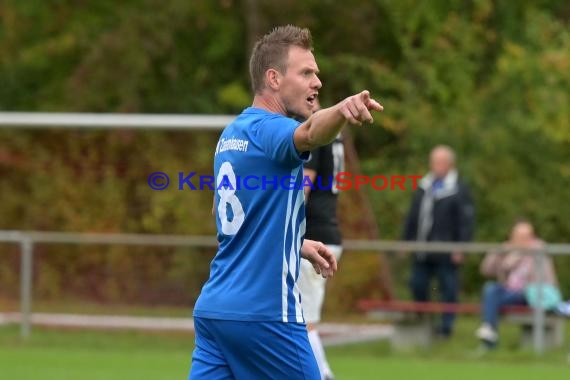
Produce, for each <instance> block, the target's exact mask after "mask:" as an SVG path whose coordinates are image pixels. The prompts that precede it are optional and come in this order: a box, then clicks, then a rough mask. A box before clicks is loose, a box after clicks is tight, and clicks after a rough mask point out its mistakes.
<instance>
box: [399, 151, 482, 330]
mask: <svg viewBox="0 0 570 380" xmlns="http://www.w3.org/2000/svg"><path fill="white" fill-rule="evenodd" d="M474 215H475V212H474V206H473V201H472V198H471V194H470V192H469V189H468V188H467V185H466V184H465V183H464V182H462V181H461V180H459V178H458V173H457V170H456V169H455V153H454V152H453V150H452V149H451V148H450V147H448V146H444V145H439V146H437V147H435V148H434V149H433V150H432V151H431V154H430V172H429V173H428V174H427V175H426V176H425V177H424V178H423V179H422V180H421V181H420V184H419V188H418V190H417V191H416V193H415V195H414V198H413V201H412V205H411V207H410V211H409V213H408V217H407V219H406V223H405V228H404V240H411V241H438V242H466V241H470V240H471V239H472V237H473V227H474ZM462 261H463V256H462V254H461V253H460V252H442V253H426V252H416V253H415V254H414V257H413V264H412V277H411V281H410V287H411V290H412V295H413V297H414V300H415V301H420V302H421V301H428V300H429V291H430V289H431V287H430V286H429V285H430V280H431V278H432V277H434V276H435V277H437V278H438V281H439V290H440V292H441V299H442V301H443V302H447V303H455V302H457V301H458V293H459V275H458V271H459V266H460V265H461V263H462ZM454 320H455V314H453V313H444V314H443V315H442V321H441V326H439V327H438V330H437V334H438V335H440V336H442V337H449V336H451V334H452V333H453V322H454Z"/></svg>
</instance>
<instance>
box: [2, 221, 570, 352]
mask: <svg viewBox="0 0 570 380" xmlns="http://www.w3.org/2000/svg"><path fill="white" fill-rule="evenodd" d="M0 242H4V243H16V244H19V245H20V247H21V268H20V271H21V272H20V279H21V283H20V287H21V290H20V292H21V294H20V302H21V315H22V319H21V327H20V332H21V336H22V337H24V338H25V337H28V336H29V335H30V332H31V308H32V268H33V249H34V245H35V244H105V245H146V246H183V247H210V248H213V247H216V246H217V242H216V239H215V237H214V236H184V235H147V234H111V233H72V232H40V231H2V230H0ZM343 246H344V248H345V250H349V251H367V252H417V251H421V252H452V251H459V252H462V253H466V254H482V253H486V252H488V251H491V250H496V251H504V250H505V249H506V247H505V245H504V244H496V243H443V242H442V243H439V242H429V243H426V242H407V241H383V240H345V241H344V242H343ZM527 251H528V253H529V254H534V256H535V259H536V260H537V265H536V270H537V274H536V275H537V282H538V283H539V284H540V283H541V276H542V273H543V271H542V270H540V268H542V266H543V258H544V255H570V244H547V245H545V246H544V247H541V248H540V249H528V250H527ZM540 297H541V289H540V287H539V290H538V304H540ZM544 326H545V311H544V310H543V309H541V308H535V310H534V319H533V344H534V349H535V352H536V353H542V352H543V351H544Z"/></svg>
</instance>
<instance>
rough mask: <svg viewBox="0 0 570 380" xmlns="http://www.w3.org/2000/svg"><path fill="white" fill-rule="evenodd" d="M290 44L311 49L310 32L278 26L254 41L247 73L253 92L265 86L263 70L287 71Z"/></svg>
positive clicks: (293, 27) (292, 27)
mask: <svg viewBox="0 0 570 380" xmlns="http://www.w3.org/2000/svg"><path fill="white" fill-rule="evenodd" d="M291 46H299V47H301V48H303V49H307V50H311V51H312V50H313V39H312V37H311V32H310V31H309V29H306V28H299V27H297V26H293V25H286V26H278V27H276V28H274V29H273V30H272V31H271V32H269V33H267V34H266V35H265V36H263V37H262V38H261V39H260V40H259V41H257V42H256V44H255V46H254V47H253V51H252V52H251V58H250V60H249V75H250V77H251V87H252V89H253V92H254V93H259V92H260V91H261V90H262V89H263V88H264V87H265V72H266V71H267V70H269V69H276V70H278V71H279V72H280V73H283V74H284V73H285V72H286V71H287V57H288V55H289V48H290V47H291Z"/></svg>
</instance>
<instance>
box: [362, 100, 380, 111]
mask: <svg viewBox="0 0 570 380" xmlns="http://www.w3.org/2000/svg"><path fill="white" fill-rule="evenodd" d="M366 107H367V108H368V109H369V110H374V111H378V112H382V111H384V107H383V106H382V104H380V103H378V102H377V101H376V100H374V99H370V100H369V101H368V103H366Z"/></svg>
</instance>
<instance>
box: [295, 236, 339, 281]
mask: <svg viewBox="0 0 570 380" xmlns="http://www.w3.org/2000/svg"><path fill="white" fill-rule="evenodd" d="M301 257H302V258H304V259H306V260H309V261H310V262H311V264H313V267H314V268H315V271H316V272H317V273H318V274H320V275H321V276H323V277H324V278H329V277H332V276H333V275H334V273H335V272H336V271H337V269H338V267H337V263H336V257H335V255H334V254H333V253H332V252H331V251H330V250H329V249H328V248H327V246H326V245H324V244H323V243H321V242H320V241H314V240H309V239H305V240H304V241H303V246H302V247H301Z"/></svg>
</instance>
